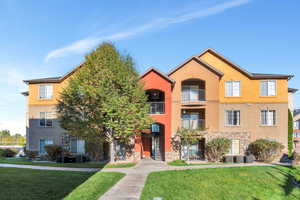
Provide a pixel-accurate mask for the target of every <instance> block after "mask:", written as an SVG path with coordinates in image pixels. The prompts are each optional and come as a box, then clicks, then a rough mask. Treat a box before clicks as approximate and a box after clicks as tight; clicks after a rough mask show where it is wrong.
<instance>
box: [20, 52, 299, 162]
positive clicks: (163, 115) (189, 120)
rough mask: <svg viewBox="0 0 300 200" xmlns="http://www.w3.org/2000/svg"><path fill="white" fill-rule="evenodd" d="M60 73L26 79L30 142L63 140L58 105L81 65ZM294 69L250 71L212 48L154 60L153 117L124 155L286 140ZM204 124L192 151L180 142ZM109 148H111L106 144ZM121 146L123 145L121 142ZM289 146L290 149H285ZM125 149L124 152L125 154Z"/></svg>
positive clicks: (174, 155) (170, 156)
mask: <svg viewBox="0 0 300 200" xmlns="http://www.w3.org/2000/svg"><path fill="white" fill-rule="evenodd" d="M79 68H80V66H79V67H77V68H75V69H74V70H72V71H71V72H69V73H67V74H66V75H64V76H61V77H51V78H43V79H33V80H26V81H24V82H25V83H26V84H27V85H28V88H29V89H28V92H26V93H24V95H25V96H27V98H28V127H27V141H28V143H27V148H28V149H30V150H34V151H38V152H39V153H41V154H42V153H44V152H45V150H44V146H45V145H47V144H63V143H64V142H66V141H64V140H65V139H62V138H65V137H63V136H65V135H67V133H66V131H65V130H63V129H62V128H60V126H59V123H58V121H57V119H56V115H55V112H56V111H55V109H56V104H57V99H59V94H60V92H61V91H62V88H63V87H65V86H66V85H67V83H68V79H69V77H70V76H72V74H73V73H74V72H76V70H78V69H79ZM292 77H293V76H292V75H286V74H261V73H251V72H248V71H246V70H245V69H243V68H242V67H240V66H238V65H237V64H235V63H233V62H232V61H230V60H229V59H227V58H225V57H224V56H222V55H221V54H220V53H218V52H216V51H215V50H213V49H207V50H205V51H203V52H202V53H200V54H199V55H196V56H192V57H191V58H188V59H187V60H185V61H184V62H183V63H182V64H180V65H179V66H177V67H175V68H174V69H173V70H171V71H170V72H169V73H168V74H164V73H162V72H160V71H159V70H157V69H156V68H154V67H151V68H149V69H148V70H147V71H146V72H145V73H143V74H142V75H141V79H140V80H141V82H142V83H143V84H144V87H145V92H146V94H147V95H148V103H149V104H150V111H149V114H150V115H151V117H152V118H153V119H154V121H155V123H153V124H152V125H151V127H149V131H146V132H145V133H143V134H142V135H141V136H139V137H136V138H135V147H134V152H135V153H134V155H133V156H132V157H131V158H126V156H125V155H124V156H123V159H127V160H132V159H133V160H138V159H141V158H144V157H152V158H153V159H156V160H166V161H169V160H174V159H179V158H180V155H181V159H187V155H189V156H190V159H195V160H201V159H205V156H204V152H205V143H207V142H208V141H210V140H211V139H213V138H216V137H225V138H228V139H230V140H231V141H232V145H231V148H230V151H229V152H228V154H232V155H242V154H244V153H245V151H246V149H247V146H248V145H249V143H250V142H252V141H254V140H256V139H260V138H265V139H269V140H273V141H278V142H280V143H282V144H283V145H284V146H285V147H287V131H288V128H287V127H288V118H287V116H288V109H289V91H291V89H289V88H288V81H289V80H290V79H291V78H292ZM180 127H185V128H192V129H201V131H202V132H203V134H204V137H203V138H201V139H199V141H198V142H197V143H195V144H194V145H192V148H191V149H190V153H189V154H187V148H186V147H185V146H182V148H181V152H179V151H178V149H175V148H174V145H172V144H173V141H174V139H175V137H174V136H175V135H176V132H177V130H178V128H180ZM68 144H69V146H70V150H71V151H72V152H74V153H85V148H84V146H85V142H84V141H83V140H80V139H79V138H72V137H70V138H69V139H68ZM102 149H103V151H107V150H105V148H104V147H103V148H102ZM117 149H118V150H119V151H122V149H123V148H122V147H121V146H119V147H117ZM285 150H286V148H285ZM120 154H122V153H120Z"/></svg>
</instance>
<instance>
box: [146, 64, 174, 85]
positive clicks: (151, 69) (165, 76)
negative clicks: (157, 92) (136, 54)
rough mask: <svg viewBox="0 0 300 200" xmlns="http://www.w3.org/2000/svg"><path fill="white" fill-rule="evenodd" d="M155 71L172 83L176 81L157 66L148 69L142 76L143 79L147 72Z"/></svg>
mask: <svg viewBox="0 0 300 200" xmlns="http://www.w3.org/2000/svg"><path fill="white" fill-rule="evenodd" d="M152 71H154V72H155V73H157V74H158V75H160V76H161V77H162V78H164V79H166V80H167V81H169V82H170V83H171V84H174V83H175V80H173V79H172V78H170V77H168V76H167V75H165V74H164V73H163V72H161V71H159V70H158V69H157V68H155V67H150V68H149V69H147V70H146V71H145V72H144V73H143V74H142V75H141V76H140V78H141V79H142V78H143V77H145V76H146V75H147V74H149V73H150V72H152Z"/></svg>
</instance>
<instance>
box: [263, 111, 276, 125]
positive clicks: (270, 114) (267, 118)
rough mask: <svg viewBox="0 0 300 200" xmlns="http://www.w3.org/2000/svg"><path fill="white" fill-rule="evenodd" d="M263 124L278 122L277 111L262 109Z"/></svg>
mask: <svg viewBox="0 0 300 200" xmlns="http://www.w3.org/2000/svg"><path fill="white" fill-rule="evenodd" d="M261 124H262V125H265V126H274V125H275V124H276V111H275V110H261Z"/></svg>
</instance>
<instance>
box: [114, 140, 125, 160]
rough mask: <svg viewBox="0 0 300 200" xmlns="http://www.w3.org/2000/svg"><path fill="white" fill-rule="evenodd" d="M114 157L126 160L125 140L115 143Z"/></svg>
mask: <svg viewBox="0 0 300 200" xmlns="http://www.w3.org/2000/svg"><path fill="white" fill-rule="evenodd" d="M116 159H117V160H126V144H125V142H117V143H116Z"/></svg>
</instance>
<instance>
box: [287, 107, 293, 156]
mask: <svg viewBox="0 0 300 200" xmlns="http://www.w3.org/2000/svg"><path fill="white" fill-rule="evenodd" d="M293 123H294V122H293V115H292V113H291V111H290V110H289V113H288V156H289V157H290V158H291V157H292V155H293V132H294V126H293Z"/></svg>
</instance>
